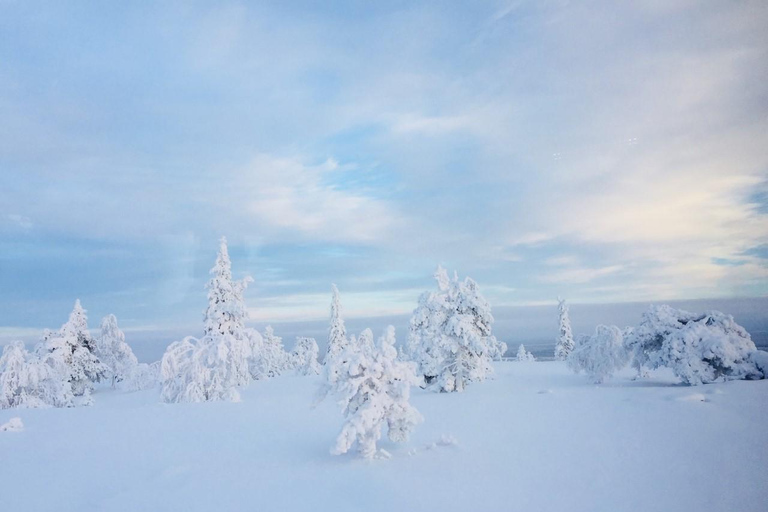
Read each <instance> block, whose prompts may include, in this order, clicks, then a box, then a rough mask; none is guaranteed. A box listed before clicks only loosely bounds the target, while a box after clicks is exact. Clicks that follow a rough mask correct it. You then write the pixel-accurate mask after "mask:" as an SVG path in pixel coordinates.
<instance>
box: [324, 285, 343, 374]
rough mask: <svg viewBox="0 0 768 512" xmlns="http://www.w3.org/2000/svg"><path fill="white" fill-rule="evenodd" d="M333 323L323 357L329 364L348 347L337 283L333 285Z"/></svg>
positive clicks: (329, 329)
mask: <svg viewBox="0 0 768 512" xmlns="http://www.w3.org/2000/svg"><path fill="white" fill-rule="evenodd" d="M331 292H332V298H331V325H330V327H329V328H328V348H327V350H326V352H325V357H324V358H323V365H324V366H327V365H328V364H329V362H330V360H331V359H334V358H337V357H338V356H339V355H340V354H341V353H342V352H343V351H344V349H345V348H346V347H347V344H348V343H349V341H348V340H347V329H346V327H345V326H344V319H343V318H342V317H341V314H342V308H341V299H340V297H339V289H338V288H336V285H335V284H332V285H331Z"/></svg>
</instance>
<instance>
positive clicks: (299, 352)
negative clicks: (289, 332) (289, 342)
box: [291, 336, 321, 375]
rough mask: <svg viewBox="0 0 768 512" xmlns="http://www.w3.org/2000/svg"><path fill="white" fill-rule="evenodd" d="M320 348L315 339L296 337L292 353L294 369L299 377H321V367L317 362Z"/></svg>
mask: <svg viewBox="0 0 768 512" xmlns="http://www.w3.org/2000/svg"><path fill="white" fill-rule="evenodd" d="M319 353H320V348H319V347H318V346H317V341H315V338H305V337H303V336H298V337H296V345H295V346H294V348H293V352H292V353H291V358H292V359H293V367H294V369H295V371H296V374H298V375H320V370H321V366H320V363H319V362H318V360H317V356H318V354H319Z"/></svg>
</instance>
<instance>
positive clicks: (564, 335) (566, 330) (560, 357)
mask: <svg viewBox="0 0 768 512" xmlns="http://www.w3.org/2000/svg"><path fill="white" fill-rule="evenodd" d="M557 302H558V305H557V311H558V314H559V317H560V330H559V334H558V336H557V344H556V345H555V359H556V360H557V361H565V360H566V359H568V355H569V354H570V353H571V351H573V347H574V341H573V333H572V332H571V319H570V317H569V316H568V304H566V303H565V299H560V298H559V297H558V299H557Z"/></svg>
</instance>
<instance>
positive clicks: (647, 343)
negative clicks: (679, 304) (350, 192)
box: [627, 305, 766, 385]
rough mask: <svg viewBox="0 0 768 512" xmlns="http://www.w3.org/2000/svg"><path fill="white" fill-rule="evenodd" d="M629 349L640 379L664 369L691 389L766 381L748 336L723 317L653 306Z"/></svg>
mask: <svg viewBox="0 0 768 512" xmlns="http://www.w3.org/2000/svg"><path fill="white" fill-rule="evenodd" d="M627 347H628V349H629V350H630V351H631V353H632V365H633V366H634V368H635V369H636V370H637V371H638V373H642V371H643V369H644V368H648V369H655V368H659V367H662V366H666V367H668V368H671V369H672V371H673V372H674V373H675V375H676V376H677V377H679V378H680V379H681V380H682V381H683V382H684V383H686V384H690V385H698V384H707V383H711V382H714V381H716V380H718V379H722V380H733V379H762V378H765V377H766V375H765V372H764V371H763V370H761V367H760V366H759V364H758V361H759V357H760V356H759V354H756V353H757V352H759V351H757V348H756V347H755V344H754V343H753V342H752V339H751V337H750V336H749V333H748V332H747V331H746V330H745V329H744V328H743V327H742V326H740V325H739V324H737V323H736V322H735V321H734V319H733V317H732V316H731V315H727V314H725V313H722V312H720V311H709V312H706V313H702V314H696V313H690V312H688V311H683V310H679V309H675V308H672V307H670V306H666V305H663V306H651V307H650V308H649V310H648V311H646V312H645V313H644V314H643V319H642V321H641V322H640V324H639V325H638V326H637V327H636V328H635V329H634V330H633V331H632V333H631V335H629V336H628V337H627Z"/></svg>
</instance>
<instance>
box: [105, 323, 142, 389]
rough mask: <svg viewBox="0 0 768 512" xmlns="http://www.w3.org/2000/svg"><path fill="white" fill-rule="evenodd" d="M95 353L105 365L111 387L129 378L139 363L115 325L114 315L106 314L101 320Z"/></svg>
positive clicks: (121, 332) (123, 335)
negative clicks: (110, 380)
mask: <svg viewBox="0 0 768 512" xmlns="http://www.w3.org/2000/svg"><path fill="white" fill-rule="evenodd" d="M95 353H96V356H97V357H98V358H99V360H101V362H102V363H104V364H105V365H106V366H107V368H108V372H107V374H108V376H109V377H111V379H112V387H115V385H116V384H117V383H118V382H121V381H124V380H125V379H127V378H129V377H130V376H131V375H132V374H133V373H134V371H135V368H136V365H138V364H139V362H138V360H137V359H136V356H135V355H133V350H131V347H130V346H129V345H128V344H127V343H126V342H125V334H123V331H121V330H120V328H119V327H118V326H117V317H116V316H115V315H107V316H106V317H104V319H103V320H102V321H101V336H99V337H98V338H96V347H95Z"/></svg>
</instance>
